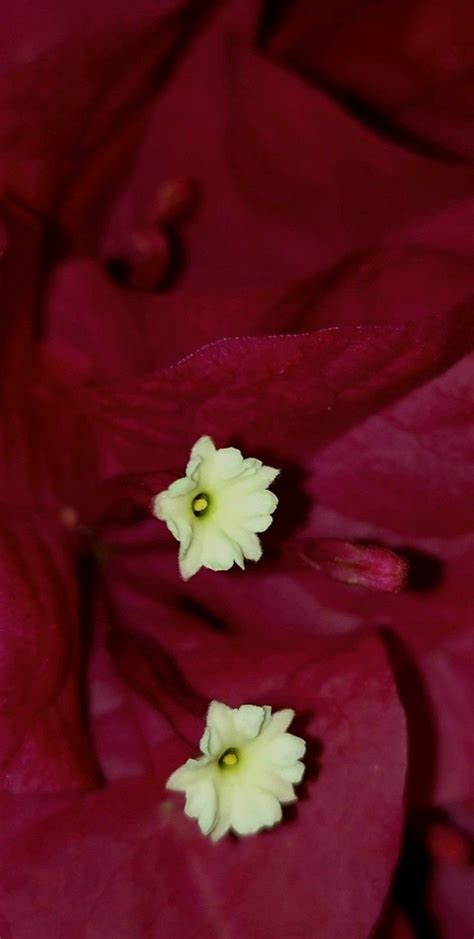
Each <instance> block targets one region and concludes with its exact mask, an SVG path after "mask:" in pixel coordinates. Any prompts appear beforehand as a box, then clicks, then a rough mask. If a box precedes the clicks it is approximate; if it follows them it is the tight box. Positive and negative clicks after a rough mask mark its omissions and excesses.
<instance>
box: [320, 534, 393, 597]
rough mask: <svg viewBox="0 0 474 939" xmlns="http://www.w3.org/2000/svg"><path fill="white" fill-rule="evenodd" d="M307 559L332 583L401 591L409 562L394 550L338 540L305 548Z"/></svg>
mask: <svg viewBox="0 0 474 939" xmlns="http://www.w3.org/2000/svg"><path fill="white" fill-rule="evenodd" d="M304 560H305V561H306V562H307V564H309V565H310V566H311V567H315V568H316V569H317V570H320V571H322V572H323V573H324V574H326V575H327V576H328V577H330V578H331V579H332V580H337V581H340V582H341V583H343V584H350V585H351V586H354V587H367V588H368V589H370V590H383V591H387V592H393V591H397V590H401V589H402V588H403V587H404V586H405V584H406V580H407V575H408V561H406V560H405V558H403V557H401V556H400V555H399V554H396V553H395V552H394V551H390V550H389V549H388V548H381V547H379V546H378V545H361V544H354V543H353V542H351V541H341V540H339V539H336V538H323V539H321V540H320V541H314V542H312V543H311V544H310V545H309V546H306V547H305V550H304Z"/></svg>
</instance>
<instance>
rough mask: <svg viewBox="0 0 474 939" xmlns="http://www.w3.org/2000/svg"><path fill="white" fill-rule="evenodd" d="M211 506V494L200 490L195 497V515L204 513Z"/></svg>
mask: <svg viewBox="0 0 474 939" xmlns="http://www.w3.org/2000/svg"><path fill="white" fill-rule="evenodd" d="M208 508H209V496H207V495H206V493H205V492H200V493H199V495H197V496H196V497H195V498H194V499H193V512H194V514H195V515H197V516H198V518H199V516H200V515H204V512H206V510H207V509H208Z"/></svg>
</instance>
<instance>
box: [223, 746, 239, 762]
mask: <svg viewBox="0 0 474 939" xmlns="http://www.w3.org/2000/svg"><path fill="white" fill-rule="evenodd" d="M238 762H239V757H238V754H237V750H234V748H233V747H229V748H228V749H227V750H224V753H223V754H222V756H221V757H220V758H219V766H222V767H226V766H235V764H236V763H238Z"/></svg>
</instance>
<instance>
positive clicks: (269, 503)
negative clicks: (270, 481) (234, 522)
mask: <svg viewBox="0 0 474 939" xmlns="http://www.w3.org/2000/svg"><path fill="white" fill-rule="evenodd" d="M277 505H278V499H277V497H276V495H275V493H274V492H270V491H269V490H268V489H264V490H263V492H254V493H251V495H245V496H244V497H243V498H242V500H241V502H240V504H239V506H238V509H239V515H242V516H243V517H244V518H247V517H249V516H250V517H253V516H255V515H268V514H270V513H271V512H274V511H275V509H276V507H277Z"/></svg>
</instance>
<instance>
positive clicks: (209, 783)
mask: <svg viewBox="0 0 474 939" xmlns="http://www.w3.org/2000/svg"><path fill="white" fill-rule="evenodd" d="M184 811H185V812H186V815H187V816H188V817H189V818H196V819H197V821H198V825H199V827H200V829H201V831H202V833H203V835H208V834H209V833H210V832H211V831H212V829H213V828H214V826H215V824H216V820H217V794H216V789H215V786H214V782H213V780H211V779H203V780H202V781H200V782H197V783H196V784H195V785H194V786H192V787H191V788H190V789H188V792H187V795H186V804H185V807H184Z"/></svg>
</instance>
